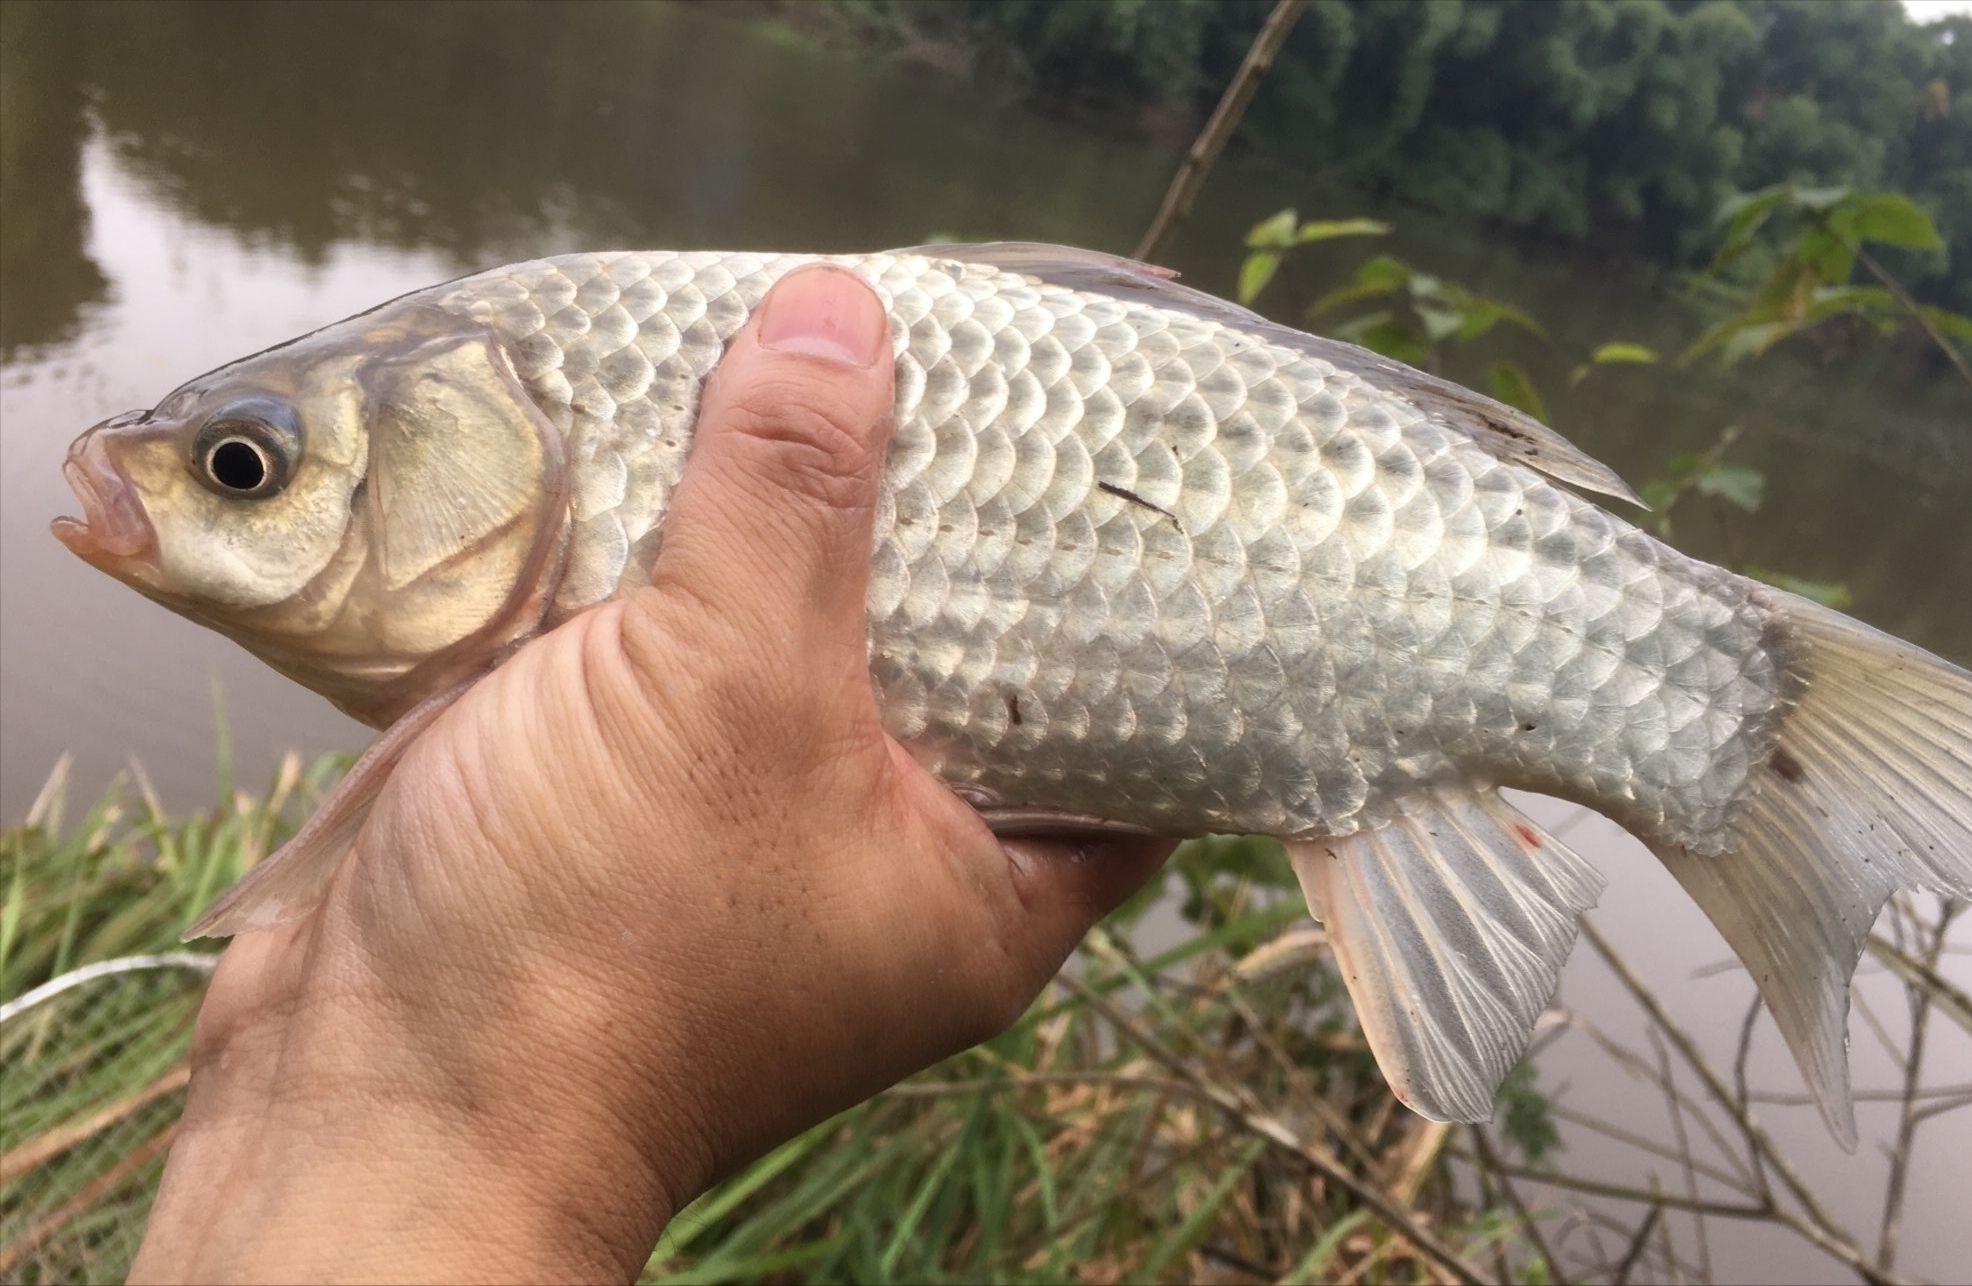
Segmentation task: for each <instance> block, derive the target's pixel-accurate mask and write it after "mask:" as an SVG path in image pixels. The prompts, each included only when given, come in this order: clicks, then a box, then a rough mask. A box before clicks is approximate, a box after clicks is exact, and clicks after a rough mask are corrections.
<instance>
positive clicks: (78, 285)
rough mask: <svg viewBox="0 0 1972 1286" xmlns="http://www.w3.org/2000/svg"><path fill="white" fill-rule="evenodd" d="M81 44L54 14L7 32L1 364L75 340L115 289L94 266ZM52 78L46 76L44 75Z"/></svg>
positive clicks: (1, 37)
mask: <svg viewBox="0 0 1972 1286" xmlns="http://www.w3.org/2000/svg"><path fill="white" fill-rule="evenodd" d="M80 44H81V41H80V39H79V33H78V32H77V31H76V29H75V28H74V27H73V25H71V24H68V23H64V22H60V21H57V20H56V19H55V17H54V15H53V14H52V13H51V12H50V11H49V10H47V9H42V8H31V9H25V10H23V11H21V12H19V13H12V12H10V13H9V14H8V15H7V22H6V24H5V26H4V27H0V282H4V283H5V284H6V295H5V303H4V305H0V360H4V361H11V360H13V358H14V356H15V354H16V353H17V352H18V351H19V350H20V349H21V348H22V347H23V346H24V345H27V344H31V343H43V344H45V343H52V342H54V341H57V340H61V339H65V338H67V337H69V336H70V335H72V334H74V333H75V329H76V326H77V323H78V321H79V319H80V316H81V313H82V309H83V308H84V307H85V306H86V305H88V304H91V303H94V302H96V301H98V300H100V299H102V298H103V297H104V294H105V293H106V291H107V290H108V287H109V282H108V280H107V279H106V278H105V277H104V276H103V272H102V269H101V268H99V267H97V266H96V262H95V260H93V259H91V258H90V257H89V254H88V251H87V250H86V249H85V248H84V242H85V241H86V240H87V238H88V234H89V209H88V207H87V206H86V205H85V204H84V203H83V200H82V186H81V173H82V167H81V158H82V140H83V136H84V135H85V134H86V133H87V131H88V121H87V119H86V117H85V115H84V110H83V109H84V107H85V104H86V101H87V100H86V98H85V94H84V81H83V79H82V77H80V76H78V75H75V74H74V73H73V71H72V70H71V69H72V68H73V66H74V64H75V62H76V59H77V51H78V49H79V47H80ZM43 69H46V70H45V71H44V70H43Z"/></svg>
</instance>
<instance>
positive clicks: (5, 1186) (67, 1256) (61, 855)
mask: <svg viewBox="0 0 1972 1286" xmlns="http://www.w3.org/2000/svg"><path fill="white" fill-rule="evenodd" d="M340 766H341V765H340V762H339V761H337V760H335V759H325V760H323V761H320V762H318V763H316V764H315V765H313V766H311V767H309V768H307V769H305V770H304V768H303V767H302V765H301V763H300V761H299V760H298V759H296V758H294V757H292V756H290V757H289V759H288V760H287V761H286V762H285V763H284V764H283V765H282V767H281V770H280V773H279V775H278V777H277V779H276V781H275V782H274V783H273V785H272V787H271V788H270V790H269V791H268V793H267V794H265V795H259V796H256V795H249V794H246V793H244V792H242V793H239V794H236V795H235V794H233V793H232V792H231V791H230V790H228V791H226V792H224V793H226V794H228V795H230V796H231V798H229V799H227V801H226V802H225V803H224V804H222V805H221V806H220V807H218V808H216V809H213V810H210V811H207V812H203V813H198V814H194V815H191V816H187V817H176V818H175V817H171V816H168V815H166V814H165V813H164V812H163V811H162V810H161V809H160V808H159V807H158V806H157V805H156V803H155V802H154V801H152V800H151V799H150V798H149V796H148V792H147V791H146V790H144V789H143V785H142V780H141V778H140V779H139V781H138V787H139V789H138V791H137V792H136V797H135V798H134V799H133V798H132V792H131V791H130V790H129V789H128V788H127V787H114V788H112V789H111V790H110V792H109V793H108V794H106V795H105V796H104V797H103V798H102V799H100V800H98V801H97V802H96V803H95V804H94V805H92V806H91V807H90V808H89V810H88V811H87V812H86V813H85V814H83V815H82V816H81V817H80V818H78V819H75V820H73V821H69V820H66V819H65V818H64V815H63V814H64V807H63V805H64V797H65V794H66V782H65V774H64V772H63V771H62V770H59V769H58V771H57V773H56V775H55V777H54V779H53V780H51V782H50V785H49V788H48V789H47V790H46V791H44V792H43V798H42V801H41V803H39V804H37V805H36V807H35V808H34V810H33V811H32V813H31V814H30V816H29V817H28V819H27V820H26V822H25V824H23V825H21V826H18V827H14V828H11V829H8V830H6V831H5V832H3V833H0V886H4V887H5V888H6V891H7V903H6V907H7V909H6V913H5V916H4V920H0V1003H6V1002H13V1001H18V1000H20V999H21V998H22V997H23V996H24V995H25V994H26V993H28V992H29V991H30V989H32V988H35V987H37V986H38V985H40V984H43V983H45V982H46V981H48V980H49V979H51V978H58V977H59V978H65V979H72V978H74V977H76V976H77V975H75V974H71V973H69V971H70V970H73V969H76V968H77V967H78V966H88V965H91V964H94V963H98V962H102V961H109V960H124V961H128V960H129V959H130V958H131V957H133V956H135V957H144V956H147V955H148V956H151V957H152V958H153V959H154V960H160V961H161V960H165V959H168V958H171V957H174V956H176V955H177V954H178V953H179V948H178V944H177V933H178V930H179V929H180V928H181V927H182V926H183V925H184V924H185V923H186V922H187V920H188V919H189V918H190V917H191V916H192V915H193V914H194V913H195V912H196V910H197V909H199V908H200V907H201V906H203V905H204V904H205V903H206V902H207V901H209V900H210V898H211V897H212V896H213V895H214V894H215V893H216V892H217V891H218V890H219V889H220V888H222V887H224V885H225V884H226V883H227V882H229V881H231V880H232V879H234V878H236V877H237V876H238V875H239V874H240V873H241V872H242V871H243V870H244V869H245V868H246V866H247V865H248V864H249V863H250V862H251V861H252V860H253V858H254V857H255V855H257V854H262V853H265V852H267V851H269V849H270V847H271V846H272V845H274V844H276V843H277V842H278V841H279V840H280V839H281V838H283V837H284V836H285V835H286V834H288V833H289V832H290V829H291V827H292V825H293V822H294V820H295V819H296V818H297V817H298V816H300V815H302V814H305V812H306V810H307V808H308V807H309V806H311V805H312V804H313V803H314V802H316V801H317V800H318V799H319V798H320V796H321V794H322V793H323V791H324V789H325V788H326V787H327V786H328V785H330V784H332V782H333V780H334V778H335V776H336V773H337V771H338V769H339V768H340ZM1165 879H1166V880H1169V881H1182V882H1184V883H1185V884H1186V885H1187V886H1188V887H1189V888H1190V890H1191V896H1190V897H1189V899H1188V900H1187V902H1186V911H1185V917H1184V918H1185V921H1186V924H1187V926H1188V929H1187V931H1186V932H1185V933H1183V934H1180V935H1178V937H1177V940H1176V942H1175V943H1174V945H1172V946H1170V947H1168V948H1166V949H1164V950H1162V951H1160V952H1157V953H1155V954H1152V955H1149V956H1142V955H1139V954H1138V952H1137V951H1136V949H1135V948H1134V947H1133V946H1132V939H1133V937H1134V936H1135V935H1134V929H1133V926H1134V924H1135V923H1136V922H1137V921H1138V920H1139V918H1140V917H1141V916H1142V915H1143V913H1144V912H1145V910H1146V909H1147V908H1148V907H1149V906H1150V905H1152V903H1153V901H1154V900H1155V899H1156V897H1157V894H1156V893H1155V892H1153V893H1152V894H1150V895H1147V896H1146V897H1144V898H1141V899H1139V900H1138V901H1137V902H1135V903H1133V904H1132V905H1131V906H1130V907H1126V908H1125V909H1124V910H1123V911H1122V912H1120V913H1119V914H1118V915H1117V916H1115V917H1114V918H1112V919H1111V921H1110V922H1109V923H1108V925H1107V926H1106V927H1105V928H1103V929H1099V930H1098V931H1097V932H1096V933H1095V934H1094V935H1092V936H1091V938H1090V940H1089V941H1088V942H1087V943H1086V944H1085V945H1084V947H1083V948H1082V951H1081V953H1080V954H1079V956H1078V957H1077V959H1076V962H1075V963H1074V965H1073V967H1072V968H1071V970H1070V971H1069V973H1068V974H1066V975H1065V976H1064V977H1063V979H1062V980H1061V981H1060V982H1058V983H1057V984H1056V985H1055V986H1054V987H1052V988H1051V989H1050V990H1049V991H1048V992H1047V993H1046V994H1045V995H1043V996H1042V997H1041V999H1040V1000H1039V1002H1038V1003H1037V1004H1036V1005H1035V1007H1034V1009H1033V1010H1032V1011H1031V1012H1030V1013H1029V1014H1028V1016H1027V1017H1026V1018H1025V1019H1024V1020H1023V1021H1021V1022H1020V1023H1019V1024H1018V1025H1017V1026H1015V1028H1014V1029H1013V1030H1012V1031H1009V1032H1007V1033H1006V1034H1005V1035H1003V1036H1001V1037H999V1038H998V1039H996V1040H993V1041H990V1042H988V1043H987V1044H985V1045H982V1046H980V1047H979V1048H977V1049H974V1050H972V1051H969V1052H968V1053H966V1054H963V1055H961V1056H959V1057H957V1058H955V1059H952V1060H950V1061H949V1062H947V1063H945V1064H944V1065H942V1066H940V1067H937V1068H934V1069H932V1070H931V1071H929V1072H927V1073H925V1074H924V1075H923V1076H921V1077H918V1078H916V1079H914V1080H912V1081H909V1082H906V1083H905V1084H904V1085H902V1086H899V1087H897V1088H896V1089H894V1090H892V1091H890V1092H888V1093H886V1094H884V1095H881V1096H879V1097H878V1098H877V1099H875V1100H873V1101H871V1102H870V1103H867V1104H865V1105H863V1106H862V1107H859V1108H856V1109H854V1110H852V1111H850V1112H847V1113H844V1114H843V1115H841V1116H839V1117H837V1118H836V1119H834V1120H832V1121H829V1122H827V1123H825V1124H823V1125H820V1126H818V1127H816V1128H815V1129H813V1130H810V1131H809V1132H808V1133H806V1134H804V1135H802V1136H801V1137H799V1138H796V1139H794V1140H792V1141H791V1142H789V1143H787V1144H786V1145H784V1146H782V1147H781V1148H779V1149H777V1150H776V1151H774V1152H773V1153H771V1154H770V1155H768V1156H767V1157H765V1158H763V1159H761V1160H760V1161H758V1162H756V1163H755V1164H754V1165H752V1166H751V1167H749V1168H748V1169H747V1170H746V1171H744V1172H743V1173H741V1174H739V1175H737V1176H735V1177H734V1178H732V1179H731V1180H729V1181H728V1182H727V1183H725V1184H724V1185H722V1186H721V1187H719V1188H718V1189H716V1190H714V1191H713V1192H710V1193H708V1194H706V1195H705V1196H704V1197H702V1198H701V1199H700V1200H699V1201H698V1202H696V1203H695V1204H694V1205H692V1206H691V1207H689V1208H688V1209H686V1210H685V1211H683V1212H682V1213H681V1214H680V1215H679V1216H678V1217H677V1218H676V1219H674V1220H673V1221H672V1223H671V1226H670V1228H669V1229H668V1230H667V1231H666V1233H665V1236H664V1239H663V1240H662V1242H661V1243H660V1244H659V1245H658V1247H657V1249H656V1251H655V1253H654V1254H653V1256H652V1259H651V1261H650V1265H649V1268H648V1269H647V1271H646V1278H647V1279H649V1280H659V1281H710V1280H720V1281H727V1280H758V1279H762V1278H776V1279H783V1280H785V1279H787V1278H789V1277H790V1276H793V1277H798V1278H801V1279H804V1280H854V1281H868V1282H914V1281H980V1280H1015V1281H1060V1280H1066V1279H1070V1278H1074V1277H1078V1276H1080V1277H1083V1278H1087V1279H1101V1280H1116V1279H1121V1278H1129V1279H1132V1280H1139V1279H1140V1280H1195V1279H1197V1278H1198V1277H1200V1276H1201V1275H1203V1274H1205V1273H1208V1272H1213V1271H1218V1272H1224V1271H1226V1270H1227V1268H1228V1267H1229V1266H1230V1267H1232V1268H1233V1269H1234V1270H1235V1271H1239V1272H1241V1273H1242V1274H1243V1275H1249V1276H1250V1275H1257V1274H1258V1273H1264V1275H1267V1276H1272V1277H1281V1278H1283V1279H1287V1280H1294V1281H1319V1280H1330V1279H1333V1278H1334V1277H1336V1276H1339V1275H1344V1274H1349V1273H1361V1272H1366V1271H1369V1270H1371V1269H1372V1268H1373V1270H1374V1273H1375V1276H1376V1278H1377V1279H1378V1280H1382V1281H1392V1282H1405V1281H1423V1280H1438V1279H1442V1277H1443V1276H1444V1272H1443V1270H1442V1269H1440V1268H1434V1267H1433V1266H1432V1262H1431V1261H1430V1260H1429V1259H1427V1258H1425V1257H1423V1253H1422V1252H1421V1251H1420V1250H1419V1249H1418V1247H1417V1246H1416V1245H1414V1244H1412V1242H1411V1241H1410V1240H1409V1237H1410V1235H1411V1234H1412V1231H1413V1230H1415V1231H1416V1232H1418V1233H1419V1234H1421V1235H1423V1236H1425V1237H1428V1238H1431V1239H1432V1243H1433V1245H1436V1246H1441V1247H1442V1248H1443V1249H1444V1250H1445V1251H1447V1252H1448V1253H1451V1254H1460V1253H1466V1252H1468V1251H1471V1252H1474V1253H1476V1252H1477V1251H1478V1250H1479V1249H1481V1248H1484V1249H1487V1250H1488V1252H1490V1249H1491V1248H1492V1247H1495V1246H1502V1245H1504V1246H1508V1247H1512V1248H1515V1249H1516V1251H1517V1250H1518V1245H1517V1242H1516V1241H1515V1238H1514V1235H1513V1232H1512V1230H1511V1229H1510V1228H1507V1227H1505V1226H1503V1225H1502V1224H1501V1222H1500V1220H1499V1219H1498V1218H1497V1217H1494V1216H1491V1215H1489V1214H1487V1213H1486V1212H1484V1211H1481V1210H1475V1209H1473V1208H1471V1207H1469V1206H1468V1205H1466V1204H1465V1203H1464V1202H1463V1201H1462V1200H1461V1199H1460V1198H1459V1196H1458V1194H1457V1193H1456V1192H1455V1190H1454V1188H1453V1185H1452V1184H1451V1182H1450V1180H1449V1177H1448V1175H1447V1173H1446V1170H1445V1165H1444V1160H1445V1153H1444V1146H1445V1143H1446V1135H1445V1131H1444V1129H1443V1128H1442V1127H1439V1126H1435V1125H1432V1124H1431V1123H1429V1122H1425V1121H1421V1120H1418V1119H1417V1118H1415V1117H1411V1116H1409V1115H1408V1114H1407V1113H1404V1112H1402V1111H1401V1110H1398V1108H1397V1104H1396V1102H1395V1100H1394V1099H1392V1097H1391V1096H1390V1093H1389V1091H1388V1089H1387V1088H1386V1087H1385V1086H1384V1084H1383V1082H1382V1079H1381V1077H1380V1076H1379V1075H1378V1074H1377V1071H1376V1067H1375V1063H1374V1061H1373V1060H1372V1059H1371V1058H1370V1057H1369V1054H1368V1051H1367V1049H1366V1048H1365V1047H1364V1045H1363V1041H1362V1037H1361V1035H1360V1033H1359V1032H1358V1031H1357V1030H1356V1028H1355V1025H1354V1020H1353V1016H1352V1011H1351V1010H1350V1008H1349V1005H1348V1001H1347V997H1346V993H1345V992H1344V991H1343V989H1342V987H1341V984H1340V982H1339V980H1338V978H1337V977H1336V975H1335V973H1334V971H1333V970H1332V969H1331V968H1330V967H1328V966H1327V965H1326V963H1325V961H1324V953H1323V951H1322V948H1321V935H1320V933H1319V932H1318V931H1317V930H1315V929H1313V928H1312V927H1311V926H1308V925H1307V922H1306V912H1305V911H1304V910H1303V909H1302V907H1301V904H1300V900H1299V895H1298V893H1289V892H1288V891H1287V890H1286V889H1284V888H1283V885H1284V884H1291V882H1292V876H1291V875H1290V874H1288V873H1287V869H1286V865H1285V862H1284V861H1282V860H1281V858H1280V850H1279V846H1278V845H1274V844H1271V842H1268V841H1223V842H1213V843H1199V844H1194V845H1191V846H1190V847H1189V848H1188V849H1187V850H1186V852H1185V853H1184V854H1183V855H1182V856H1181V857H1180V859H1179V860H1178V861H1177V862H1175V863H1174V864H1173V866H1172V867H1171V868H1170V870H1169V871H1168V872H1167V875H1166V877H1165ZM1294 926H1300V927H1294ZM1284 928H1285V929H1288V930H1289V931H1288V932H1287V933H1286V934H1285V935H1283V929H1284ZM211 958H212V957H211V956H199V957H194V958H193V959H192V961H191V964H193V965H196V964H198V963H202V962H205V961H209V960H210V959H211ZM205 977H206V971H205V970H204V969H200V968H196V967H188V966H187V965H186V964H185V963H183V962H180V961H176V960H173V962H172V963H167V964H157V965H155V966H154V967H149V968H144V969H137V970H132V971H129V972H125V973H119V974H115V975H111V976H108V977H104V978H101V979H98V980H94V981H84V982H82V983H80V984H78V985H76V986H73V987H71V988H70V989H68V990H66V991H64V992H62V993H61V994H60V995H58V996H55V997H54V998H52V999H49V1000H47V1001H45V1002H42V1003H39V1004H36V1005H34V1006H33V1007H31V1008H28V1009H26V1010H24V1011H23V1012H21V1013H20V1014H18V1015H14V1016H9V1017H7V1018H5V1019H4V1020H0V1058H4V1060H5V1066H6V1067H7V1077H6V1103H7V1110H6V1112H5V1114H4V1121H0V1130H4V1134H0V1277H4V1278H5V1279H6V1280H9V1281H23V1282H54V1281H85V1280H86V1281H106V1280H119V1279H121V1278H122V1276H123V1275H124V1274H125V1272H126V1271H127V1269H128V1265H129V1262H130V1258H131V1256H132V1255H133V1254H134V1253H135V1249H136V1244H137V1239H138V1237H139V1235H140V1233H141V1230H142V1226H143V1220H144V1217H145V1214H146V1212H147V1210H148V1207H149V1203H150V1196H151V1193H152V1191H153V1190H154V1188H155V1186H156V1183H157V1179H158V1174H159V1171H160V1169H161V1166H162V1161H163V1156H164V1150H165V1148H166V1147H167V1146H168V1145H169V1142H170V1140H171V1137H172V1132H173V1129H174V1122H175V1121H176V1118H177V1116H178V1113H179V1111H180V1109H181V1108H182V1106H183V1100H184V1086H185V1083H186V1076H187V1064H186V1055H187V1049H188V1045H189V1040H190V1030H191V1020H192V1016H193V1014H194V1013H195V1011H196V1009H197V1005H198V1000H199V997H200V994H201V992H202V989H203V984H204V980H205ZM1516 1084H1517V1085H1519V1086H1520V1087H1521V1088H1520V1089H1518V1090H1516V1093H1517V1094H1519V1095H1521V1097H1523V1098H1524V1097H1527V1096H1531V1097H1533V1098H1535V1099H1538V1096H1539V1092H1538V1091H1537V1090H1535V1089H1534V1088H1533V1081H1532V1076H1531V1073H1530V1074H1528V1075H1527V1076H1526V1077H1523V1078H1522V1080H1521V1081H1519V1082H1516ZM1516 1101H1519V1100H1518V1099H1516ZM1514 1137H1517V1136H1516V1135H1515V1134H1514V1133H1513V1132H1512V1131H1511V1130H1509V1132H1508V1134H1507V1135H1506V1136H1505V1138H1504V1139H1503V1143H1505V1142H1511V1140H1512V1139H1513V1138H1514ZM1516 1146H1517V1145H1516ZM1393 1161H1395V1162H1401V1163H1402V1165H1401V1166H1399V1165H1393V1164H1392V1162H1393ZM1399 1171H1401V1173H1400V1174H1399V1173H1398V1172H1399ZM1393 1174H1395V1175H1397V1177H1396V1178H1393ZM1404 1176H1408V1177H1404ZM1398 1179H1401V1180H1402V1188H1401V1190H1400V1191H1399V1190H1397V1188H1396V1184H1397V1182H1398ZM1351 1184H1355V1185H1361V1186H1362V1187H1363V1188H1364V1189H1366V1190H1371V1191H1377V1192H1381V1193H1383V1194H1384V1199H1385V1200H1386V1201H1387V1202H1388V1203H1389V1204H1390V1206H1391V1207H1392V1209H1394V1210H1395V1211H1397V1212H1399V1213H1398V1214H1396V1215H1395V1216H1393V1217H1392V1218H1389V1219H1385V1218H1382V1217H1371V1215H1370V1212H1368V1211H1366V1210H1365V1209H1364V1208H1363V1207H1362V1205H1361V1203H1360V1201H1359V1200H1358V1199H1357V1198H1356V1197H1355V1196H1353V1195H1352V1193H1351V1191H1350V1186H1349V1185H1351ZM1253 1266H1257V1268H1256V1267H1253Z"/></svg>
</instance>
